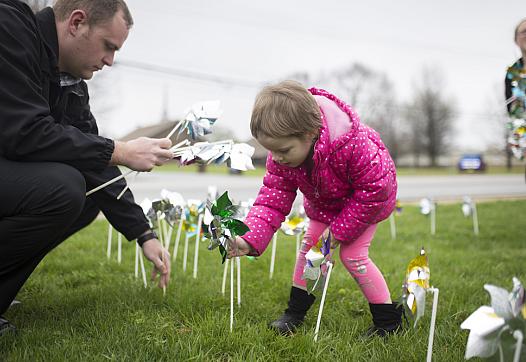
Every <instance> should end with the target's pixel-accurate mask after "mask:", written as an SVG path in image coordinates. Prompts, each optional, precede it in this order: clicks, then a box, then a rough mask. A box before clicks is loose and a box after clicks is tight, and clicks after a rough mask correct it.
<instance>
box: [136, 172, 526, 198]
mask: <svg viewBox="0 0 526 362" xmlns="http://www.w3.org/2000/svg"><path fill="white" fill-rule="evenodd" d="M128 180H129V183H130V187H131V189H132V191H133V193H134V194H135V198H136V200H137V201H138V202H140V201H141V200H142V199H144V198H145V197H148V198H150V199H155V198H159V197H160V191H161V190H162V189H163V188H164V189H167V190H170V191H176V192H179V193H181V194H182V195H183V197H184V198H185V199H201V200H203V199H205V198H206V196H207V190H208V186H216V187H217V188H218V190H219V191H220V192H222V191H225V190H228V192H229V195H230V197H231V198H232V199H233V200H236V201H238V202H239V201H242V200H248V199H249V198H255V197H256V195H257V192H258V190H259V187H260V186H261V183H262V178H260V177H248V176H243V175H218V174H207V173H203V174H198V173H169V172H155V173H141V174H139V175H138V176H137V177H136V178H135V179H134V178H133V177H129V178H128ZM463 196H470V197H472V198H473V199H475V200H482V199H501V198H526V183H525V182H524V175H522V174H512V175H472V174H469V175H456V176H401V177H399V178H398V198H399V199H400V201H402V202H414V201H418V200H420V199H422V198H423V197H432V198H434V199H435V200H437V201H461V200H462V197H463ZM297 199H300V198H297Z"/></svg>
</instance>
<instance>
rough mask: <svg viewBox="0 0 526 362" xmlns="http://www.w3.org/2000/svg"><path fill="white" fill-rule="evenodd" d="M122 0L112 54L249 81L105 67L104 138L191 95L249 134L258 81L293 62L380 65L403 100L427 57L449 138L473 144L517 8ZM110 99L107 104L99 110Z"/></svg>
mask: <svg viewBox="0 0 526 362" xmlns="http://www.w3.org/2000/svg"><path fill="white" fill-rule="evenodd" d="M127 3H128V5H129V7H130V9H131V11H132V14H133V16H134V20H135V25H134V27H133V29H132V31H131V33H130V36H129V38H128V40H127V42H126V44H125V45H124V48H123V49H122V50H121V51H120V52H119V54H118V55H117V61H119V60H122V61H123V62H125V61H128V62H129V61H138V62H146V63H150V64H155V65H159V66H164V67H170V68H174V69H178V70H180V71H182V72H190V73H191V72H197V73H204V74H207V75H210V76H215V77H222V78H225V79H230V80H233V81H234V82H239V83H242V84H249V86H234V85H231V84H218V83H213V82H207V81H203V80H195V79H191V78H186V77H181V76H173V75H166V74H161V73H155V72H147V71H143V70H137V69H133V68H129V67H125V66H115V67H114V68H113V69H110V70H107V69H105V70H104V71H103V73H106V74H105V75H102V76H100V75H98V76H96V77H95V82H94V83H97V82H98V83H99V84H101V85H106V86H107V85H111V89H106V90H104V91H101V90H99V89H100V87H96V84H94V85H93V90H92V94H93V104H92V108H93V112H94V114H95V116H97V110H100V111H101V114H100V115H99V116H97V118H98V120H99V124H100V128H101V131H102V132H103V133H104V134H106V135H109V136H112V137H119V136H123V135H124V134H126V133H128V132H129V131H131V130H133V129H135V128H136V127H138V126H144V125H149V124H154V123H157V122H159V120H160V119H161V116H162V109H163V102H166V105H167V110H168V115H169V116H171V117H175V116H177V115H180V114H181V113H182V112H183V111H184V110H185V108H187V107H189V106H190V105H191V104H192V103H195V102H198V101H201V100H213V99H219V100H221V103H222V108H223V110H224V113H223V117H222V118H221V119H220V120H219V121H218V123H217V124H218V125H221V126H222V127H224V128H230V129H231V130H232V131H233V133H234V134H235V135H236V136H237V137H239V138H242V139H243V138H248V137H249V136H250V131H249V119H250V110H251V107H252V103H253V100H254V96H255V94H256V93H257V90H258V88H257V85H258V84H261V83H264V82H269V81H272V80H274V79H277V78H281V77H284V76H286V75H287V74H290V73H292V72H296V71H309V72H312V73H315V74H316V73H319V72H321V71H329V70H331V69H333V68H337V67H342V66H345V65H347V64H350V63H352V62H361V63H363V64H365V65H366V66H368V67H370V68H373V69H376V70H380V71H383V72H385V73H386V74H387V75H388V77H389V78H390V79H391V81H392V82H393V83H394V85H395V89H396V95H397V98H398V100H399V101H405V100H408V99H409V98H410V96H411V94H412V93H411V92H412V88H413V87H414V86H415V84H418V81H419V80H418V77H419V75H420V74H421V69H422V67H423V66H432V67H437V69H439V70H440V71H441V73H442V74H443V75H444V76H445V79H444V83H445V90H446V93H447V95H449V96H450V97H452V98H454V99H456V102H457V106H458V109H459V112H460V117H459V120H458V122H457V124H456V127H457V128H456V129H457V133H456V139H455V141H456V143H457V144H459V145H460V146H462V147H463V148H465V149H477V148H480V147H482V146H484V145H485V144H486V143H487V142H488V140H490V139H491V138H492V137H494V136H493V135H494V133H495V126H493V128H492V127H491V126H489V125H488V124H489V123H490V120H489V118H488V116H487V114H486V112H488V111H489V110H497V109H498V107H499V104H498V102H497V101H498V100H500V99H501V98H503V95H502V94H503V79H504V75H505V71H506V67H507V66H508V65H509V64H511V63H513V62H514V61H515V60H516V59H517V58H518V57H519V56H520V53H519V51H518V48H517V47H516V46H515V44H514V42H513V30H514V27H515V25H516V24H517V23H518V22H519V20H520V19H521V18H523V17H526V11H524V9H525V8H526V7H525V6H524V0H521V1H519V0H517V1H511V0H505V1H489V0H486V1H480V0H478V1H474V0H464V1H459V0H440V1H438V0H435V1H428V0H419V1H416V0H409V1H387V0H382V1H367V2H365V1H343V0H340V1H335V0H325V1H311V0H302V1H296V0H294V1H286V0H281V1H275V0H266V1H258V2H255V1H240V0H229V1H211V0H192V1H184V0H177V1H174V0H172V1H168V0H155V1H144V0H128V1H127ZM521 10H523V11H522V13H521ZM97 78H98V79H99V80H97ZM254 85H256V86H254ZM106 88H110V87H106ZM499 97H501V98H499ZM109 107H113V110H112V111H107V112H102V110H103V109H105V108H109ZM502 107H503V106H502Z"/></svg>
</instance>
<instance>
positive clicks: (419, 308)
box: [402, 248, 439, 362]
mask: <svg viewBox="0 0 526 362" xmlns="http://www.w3.org/2000/svg"><path fill="white" fill-rule="evenodd" d="M430 275H431V273H430V270H429V262H428V259H427V255H426V252H425V250H424V248H422V249H421V250H420V255H418V256H417V257H416V258H414V259H412V260H411V261H410V262H409V265H408V266H407V271H406V278H405V282H404V285H403V294H402V301H403V304H404V308H405V309H406V310H408V313H407V314H409V315H410V316H412V317H413V319H414V324H413V327H416V324H417V322H418V320H419V319H420V318H421V317H422V316H423V315H424V310H425V306H426V292H427V293H433V308H432V312H431V325H430V327H429V339H428V345H427V358H426V361H428V362H430V361H431V356H432V354H433V340H434V335H435V322H436V314H437V308H438V293H439V289H438V288H434V287H431V286H430V285H429V278H430Z"/></svg>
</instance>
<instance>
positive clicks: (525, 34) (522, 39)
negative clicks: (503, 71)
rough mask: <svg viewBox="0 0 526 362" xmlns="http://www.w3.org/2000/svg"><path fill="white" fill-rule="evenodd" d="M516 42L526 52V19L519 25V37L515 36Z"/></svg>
mask: <svg viewBox="0 0 526 362" xmlns="http://www.w3.org/2000/svg"><path fill="white" fill-rule="evenodd" d="M515 42H516V43H517V45H518V46H519V48H520V49H521V51H522V52H523V53H525V52H526V21H523V22H522V23H521V24H519V27H518V28H517V37H516V38H515Z"/></svg>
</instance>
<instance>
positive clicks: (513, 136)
mask: <svg viewBox="0 0 526 362" xmlns="http://www.w3.org/2000/svg"><path fill="white" fill-rule="evenodd" d="M524 116H525V117H526V114H525V115H524ZM508 132H509V136H508V146H509V147H510V149H511V152H512V153H513V155H514V156H515V157H516V158H517V159H519V160H523V159H524V155H525V154H526V120H525V119H513V120H511V121H510V122H508Z"/></svg>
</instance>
